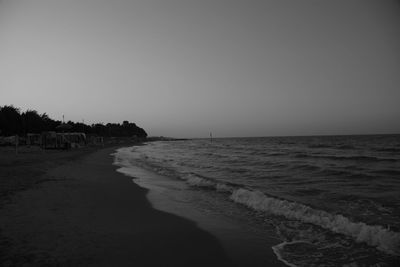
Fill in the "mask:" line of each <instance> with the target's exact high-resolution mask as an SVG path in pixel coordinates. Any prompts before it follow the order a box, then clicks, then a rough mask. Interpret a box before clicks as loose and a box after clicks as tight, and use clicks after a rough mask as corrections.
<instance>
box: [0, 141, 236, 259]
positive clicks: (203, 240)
mask: <svg viewBox="0 0 400 267" xmlns="http://www.w3.org/2000/svg"><path fill="white" fill-rule="evenodd" d="M114 149H115V147H108V148H104V149H100V150H99V149H95V148H87V149H81V150H76V151H46V152H45V153H43V152H42V151H40V150H38V151H28V152H25V153H24V152H23V151H20V154H18V155H13V154H12V153H11V152H10V151H8V152H7V151H5V150H2V151H0V180H1V182H0V183H1V184H0V185H1V189H0V194H1V195H0V265H1V266H231V265H233V264H232V262H230V260H229V259H227V257H226V255H225V253H224V250H223V248H222V247H221V245H220V244H219V242H218V240H217V239H216V238H215V237H214V236H212V235H211V234H209V233H207V232H206V231H203V230H201V229H200V228H199V227H197V225H196V224H195V223H194V222H192V221H190V220H187V219H184V218H181V217H178V216H176V215H172V214H169V213H166V212H162V211H159V210H155V209H153V208H152V206H151V204H150V203H149V201H148V200H147V199H146V194H147V190H146V189H144V188H141V187H139V186H138V185H136V184H134V183H132V181H131V178H129V177H126V176H124V175H122V174H120V173H117V172H116V171H115V169H116V167H115V166H113V165H112V164H111V163H112V160H113V159H112V157H111V156H110V154H111V153H112V152H113V151H114Z"/></svg>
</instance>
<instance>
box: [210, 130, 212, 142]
mask: <svg viewBox="0 0 400 267" xmlns="http://www.w3.org/2000/svg"><path fill="white" fill-rule="evenodd" d="M210 141H211V143H212V132H210Z"/></svg>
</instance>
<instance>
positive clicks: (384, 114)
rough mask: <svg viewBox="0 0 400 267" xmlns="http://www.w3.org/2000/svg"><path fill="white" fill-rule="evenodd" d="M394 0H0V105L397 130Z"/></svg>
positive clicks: (181, 122)
mask: <svg viewBox="0 0 400 267" xmlns="http://www.w3.org/2000/svg"><path fill="white" fill-rule="evenodd" d="M399 102H400V1H396V0H332V1H328V0H302V1H298V0H291V1H290V0H270V1H269V0H260V1H257V0H242V1H239V0H201V1H198V0H159V1H152V0H138V1H120V0H109V1H103V0H69V1H61V0H35V1H32V0H25V1H22V0H0V106H2V105H10V104H13V105H14V106H16V107H19V108H21V109H22V110H23V111H24V110H26V109H35V110H37V111H38V112H39V113H44V112H46V113H47V114H48V115H49V116H50V117H52V118H53V119H57V120H62V116H63V115H64V116H65V119H66V120H72V121H82V120H84V122H85V123H89V124H91V123H97V122H103V123H107V122H122V121H123V120H128V121H131V122H135V123H136V124H138V125H139V126H140V127H143V128H144V129H145V130H146V131H147V133H148V134H149V135H151V136H160V135H162V136H172V137H189V138H190V137H208V136H209V133H210V132H212V133H213V136H215V137H237V136H277V135H329V134H373V133H400V104H399Z"/></svg>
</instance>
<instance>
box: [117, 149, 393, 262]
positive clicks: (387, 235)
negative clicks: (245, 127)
mask: <svg viewBox="0 0 400 267" xmlns="http://www.w3.org/2000/svg"><path fill="white" fill-rule="evenodd" d="M129 154H130V151H125V150H122V149H121V150H117V153H115V154H114V156H115V161H114V164H116V165H119V166H123V167H129V165H131V162H130V161H129V159H128V158H129ZM127 157H128V158H127ZM153 167H154V166H153ZM161 169H163V168H161ZM153 170H154V171H156V172H160V171H162V170H160V168H158V169H157V168H155V169H153ZM175 174H176V175H177V176H178V178H180V179H182V180H184V181H186V182H187V183H188V184H189V185H191V186H196V187H201V188H207V189H212V190H216V191H217V192H222V193H225V194H227V195H229V198H230V199H231V200H232V201H234V202H235V203H238V204H242V205H245V206H247V207H248V208H251V209H253V210H256V211H261V212H266V213H270V214H273V215H278V216H284V217H285V218H287V219H294V220H297V221H301V222H304V223H311V224H313V225H316V226H319V227H322V228H324V229H327V230H330V231H332V232H334V233H338V234H343V235H346V236H349V237H352V238H353V239H354V240H355V241H356V242H362V243H366V244H368V245H370V246H373V247H376V248H377V249H379V250H381V251H383V252H386V253H388V254H391V255H400V233H398V232H394V231H391V230H390V229H386V228H384V227H382V226H379V225H368V224H366V223H364V222H353V221H351V220H350V219H349V218H346V217H345V216H343V215H340V214H331V213H329V212H327V211H323V210H318V209H314V208H311V207H309V206H307V205H304V204H301V203H297V202H292V201H288V200H284V199H278V198H275V197H272V196H267V195H266V194H264V193H263V192H261V191H257V190H253V189H251V188H248V187H246V186H244V185H241V184H235V183H228V182H217V181H216V180H214V179H211V178H208V177H204V176H200V175H198V174H196V173H180V174H178V173H175ZM277 249H278V248H277Z"/></svg>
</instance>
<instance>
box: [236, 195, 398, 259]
mask: <svg viewBox="0 0 400 267" xmlns="http://www.w3.org/2000/svg"><path fill="white" fill-rule="evenodd" d="M231 199H232V200H233V201H235V202H237V203H240V204H243V205H245V206H247V207H249V208H252V209H254V210H257V211H264V212H269V213H272V214H274V215H280V216H284V217H286V218H288V219H295V220H299V221H302V222H305V223H311V224H314V225H317V226H320V227H322V228H324V229H328V230H330V231H332V232H335V233H339V234H344V235H346V236H350V237H352V238H353V239H354V240H355V241H356V242H363V243H366V244H368V245H370V246H374V247H376V248H378V249H379V250H381V251H384V252H386V253H389V254H392V255H400V233H397V232H393V231H390V230H389V229H385V228H383V227H382V226H371V225H367V224H365V223H363V222H352V221H351V220H350V219H348V218H346V217H344V216H343V215H340V214H338V215H334V214H330V213H328V212H326V211H322V210H317V209H313V208H311V207H308V206H306V205H303V204H300V203H297V202H290V201H287V200H280V199H276V198H273V197H269V196H266V195H265V194H263V193H262V192H260V191H252V190H248V189H243V188H240V189H237V190H235V191H234V192H233V193H232V195H231Z"/></svg>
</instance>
